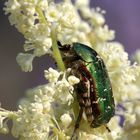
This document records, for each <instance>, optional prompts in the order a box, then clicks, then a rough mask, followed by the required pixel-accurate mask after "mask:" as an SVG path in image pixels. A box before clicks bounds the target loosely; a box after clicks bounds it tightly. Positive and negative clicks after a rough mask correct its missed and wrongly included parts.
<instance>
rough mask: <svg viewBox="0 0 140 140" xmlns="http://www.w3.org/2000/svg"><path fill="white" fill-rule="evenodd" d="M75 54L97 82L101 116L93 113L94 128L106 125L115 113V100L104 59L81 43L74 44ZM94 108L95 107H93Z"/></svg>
mask: <svg viewBox="0 0 140 140" xmlns="http://www.w3.org/2000/svg"><path fill="white" fill-rule="evenodd" d="M73 49H74V51H75V53H76V54H77V55H78V56H79V57H80V58H81V59H82V60H83V61H84V63H85V66H86V68H87V70H88V71H89V72H90V74H91V75H92V77H93V79H94V81H95V87H96V89H95V90H96V97H97V104H98V108H99V110H100V115H99V116H97V115H96V114H95V113H94V112H93V116H94V121H93V123H92V124H91V125H92V127H98V126H100V125H102V124H106V123H107V122H108V121H109V120H110V119H111V117H112V116H113V115H114V112H115V104H114V98H113V93H112V88H111V83H110V79H109V76H108V72H107V69H106V66H105V64H104V62H103V60H102V58H101V57H100V56H99V55H98V54H97V52H96V51H94V50H93V49H92V48H89V47H88V46H86V45H84V44H80V43H73ZM93 107H94V106H93Z"/></svg>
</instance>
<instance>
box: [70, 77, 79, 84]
mask: <svg viewBox="0 0 140 140" xmlns="http://www.w3.org/2000/svg"><path fill="white" fill-rule="evenodd" d="M68 81H69V83H70V84H71V85H75V84H77V83H79V82H80V80H79V78H77V77H75V76H73V75H72V76H69V77H68Z"/></svg>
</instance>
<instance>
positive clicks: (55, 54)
mask: <svg viewBox="0 0 140 140" xmlns="http://www.w3.org/2000/svg"><path fill="white" fill-rule="evenodd" d="M36 10H37V12H38V14H39V16H40V17H41V18H40V20H41V21H42V22H44V23H46V24H47V21H46V19H45V17H44V15H43V13H42V11H41V10H40V8H39V7H36ZM51 38H52V48H53V57H54V59H55V61H56V63H57V66H58V68H59V69H60V70H61V71H64V70H65V65H64V63H63V60H62V57H61V54H60V51H59V49H58V45H57V38H56V27H55V25H54V24H53V25H52V28H51Z"/></svg>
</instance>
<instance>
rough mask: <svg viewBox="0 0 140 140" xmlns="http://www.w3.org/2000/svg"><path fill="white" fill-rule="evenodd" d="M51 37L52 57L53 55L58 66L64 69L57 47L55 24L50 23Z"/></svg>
mask: <svg viewBox="0 0 140 140" xmlns="http://www.w3.org/2000/svg"><path fill="white" fill-rule="evenodd" d="M51 38H52V48H53V57H54V59H55V61H56V63H57V66H58V68H59V69H60V70H61V71H64V70H65V65H64V63H63V60H62V57H61V54H60V51H59V49H58V45H57V39H56V27H55V25H52V28H51Z"/></svg>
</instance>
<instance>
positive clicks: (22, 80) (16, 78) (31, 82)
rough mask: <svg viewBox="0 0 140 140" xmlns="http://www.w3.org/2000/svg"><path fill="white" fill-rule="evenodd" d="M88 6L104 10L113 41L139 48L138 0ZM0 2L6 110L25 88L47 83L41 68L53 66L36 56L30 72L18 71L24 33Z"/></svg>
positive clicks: (5, 139) (1, 96)
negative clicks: (11, 22)
mask: <svg viewBox="0 0 140 140" xmlns="http://www.w3.org/2000/svg"><path fill="white" fill-rule="evenodd" d="M91 6H93V7H96V6H99V7H101V8H102V9H104V10H106V12H107V14H106V21H107V24H108V25H109V27H110V28H111V29H114V30H115V31H116V40H117V41H119V42H121V43H122V44H123V45H124V46H125V50H126V51H127V52H128V53H129V54H132V53H133V52H134V51H135V50H136V49H138V48H139V49H140V1H139V0H116V1H115V0H91ZM2 8H3V1H0V103H1V106H2V107H4V108H6V109H8V110H16V107H17V103H18V100H19V99H20V98H21V97H23V96H24V95H25V91H26V90H27V89H29V88H32V87H35V86H37V85H39V84H43V83H46V81H45V79H44V77H43V70H44V69H45V68H46V69H47V68H48V67H49V66H52V64H53V66H54V62H53V60H52V59H51V58H49V57H47V56H44V57H42V58H41V59H35V61H34V70H33V72H31V73H24V72H21V69H20V67H19V66H18V65H17V63H16V55H17V54H18V53H19V52H22V51H23V48H22V45H23V43H24V38H23V36H22V35H21V34H20V33H18V32H17V30H16V29H15V28H14V27H12V26H11V25H10V23H9V21H8V18H7V16H5V15H4V11H3V10H2ZM0 140H15V139H14V138H12V137H11V136H10V135H6V136H5V135H0Z"/></svg>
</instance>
